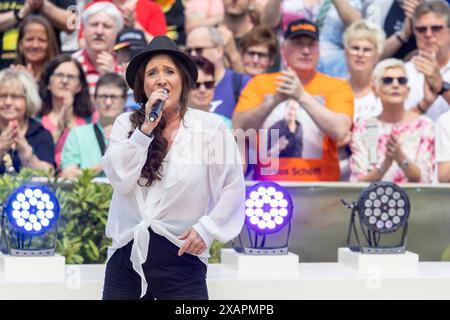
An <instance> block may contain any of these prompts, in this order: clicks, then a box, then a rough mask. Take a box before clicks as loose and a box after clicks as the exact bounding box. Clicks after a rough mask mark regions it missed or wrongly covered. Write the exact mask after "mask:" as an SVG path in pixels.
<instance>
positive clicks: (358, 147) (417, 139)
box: [350, 116, 434, 183]
mask: <svg viewBox="0 0 450 320" xmlns="http://www.w3.org/2000/svg"><path fill="white" fill-rule="evenodd" d="M369 123H370V124H371V125H372V124H373V125H374V126H375V129H373V130H375V132H376V135H375V136H376V138H375V139H373V140H374V141H375V142H377V145H376V146H375V148H376V150H375V151H376V161H373V162H374V163H371V160H370V159H369V153H370V148H371V147H370V146H369V144H370V141H369V140H370V138H369V135H370V134H369V133H368V131H369V130H368V129H367V127H368V124H369ZM391 133H393V134H394V135H396V136H397V138H398V140H399V143H400V145H401V148H402V150H403V152H404V153H405V155H406V156H407V157H408V159H410V160H411V161H413V162H414V163H415V164H416V165H417V166H418V167H419V168H420V170H421V175H420V182H432V180H433V172H434V125H433V122H432V121H431V120H430V119H428V118H427V117H424V116H420V117H419V118H417V119H416V120H415V121H413V122H411V123H407V124H402V125H396V124H394V123H386V122H382V121H380V120H379V119H378V118H370V120H369V119H361V120H360V121H359V122H357V123H356V124H355V126H354V128H353V134H352V142H351V144H350V146H351V150H352V155H351V157H350V170H351V176H350V181H357V180H358V179H359V178H361V177H363V176H365V175H367V174H368V173H369V172H370V171H372V170H374V169H375V168H379V167H380V166H381V164H382V163H383V161H384V158H385V154H386V143H387V140H388V138H389V135H390V134H391ZM382 180H383V181H391V182H394V183H404V182H408V178H407V177H406V175H405V174H404V172H403V170H402V169H401V168H400V166H399V164H398V163H397V162H395V161H393V162H392V165H391V167H390V168H389V169H388V170H387V172H386V173H385V175H384V176H383V179H382Z"/></svg>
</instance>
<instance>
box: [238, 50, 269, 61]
mask: <svg viewBox="0 0 450 320" xmlns="http://www.w3.org/2000/svg"><path fill="white" fill-rule="evenodd" d="M244 54H245V55H247V56H249V57H251V58H253V57H254V56H256V57H257V58H258V59H266V58H269V54H268V53H266V52H258V51H251V50H247V51H245V53H244Z"/></svg>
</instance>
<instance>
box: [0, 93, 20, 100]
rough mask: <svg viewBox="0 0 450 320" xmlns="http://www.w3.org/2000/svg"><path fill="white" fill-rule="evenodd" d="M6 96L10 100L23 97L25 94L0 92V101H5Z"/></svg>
mask: <svg viewBox="0 0 450 320" xmlns="http://www.w3.org/2000/svg"><path fill="white" fill-rule="evenodd" d="M8 97H9V98H10V99H11V100H12V101H19V100H21V99H24V98H25V96H24V95H23V94H13V93H0V101H6V100H8Z"/></svg>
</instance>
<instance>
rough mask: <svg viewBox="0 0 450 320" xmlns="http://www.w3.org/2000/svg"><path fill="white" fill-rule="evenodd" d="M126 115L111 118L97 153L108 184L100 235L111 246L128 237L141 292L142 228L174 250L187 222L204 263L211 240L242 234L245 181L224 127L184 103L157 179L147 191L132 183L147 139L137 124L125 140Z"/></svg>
mask: <svg viewBox="0 0 450 320" xmlns="http://www.w3.org/2000/svg"><path fill="white" fill-rule="evenodd" d="M130 114H131V113H129V112H128V113H124V114H121V115H120V116H119V117H118V118H117V119H116V121H115V123H114V126H113V129H112V132H111V140H110V144H109V146H108V149H107V151H106V153H105V155H104V156H103V158H102V166H103V170H104V171H105V173H106V176H107V177H108V179H109V181H110V183H111V185H112V186H113V188H114V192H113V196H112V200H111V206H110V209H109V214H108V222H107V225H106V235H107V236H108V237H110V238H112V240H113V249H117V248H121V247H123V246H124V245H126V244H127V243H128V242H130V241H131V240H132V239H134V243H133V247H132V251H131V257H130V259H131V261H132V263H133V268H134V270H136V272H137V273H138V274H139V275H140V276H141V283H142V285H141V288H142V292H141V296H144V295H145V293H146V292H147V282H146V279H145V276H144V272H143V269H142V264H143V263H144V262H145V261H146V260H147V253H148V246H149V241H150V235H149V232H148V228H149V227H151V228H152V230H153V231H154V232H155V233H157V234H159V235H161V236H164V237H166V238H167V239H168V240H169V241H171V242H172V243H174V244H175V245H176V246H178V247H181V246H182V245H183V243H184V241H182V240H179V239H178V238H177V237H178V236H180V235H181V234H182V233H183V232H185V231H186V230H187V229H189V228H190V227H194V228H195V230H196V231H197V232H198V233H199V234H200V236H201V237H202V238H203V240H204V241H205V243H206V245H207V249H206V250H205V251H204V252H203V253H202V254H200V255H199V258H200V259H201V261H202V262H204V263H205V264H207V261H208V257H209V248H210V246H211V244H212V242H213V240H214V239H218V240H219V241H221V242H227V241H229V240H231V239H232V238H234V237H235V236H237V235H238V234H239V232H240V231H241V228H242V225H243V222H244V201H245V183H244V176H243V170H242V162H241V158H240V156H239V150H238V148H237V145H236V142H235V140H234V138H233V136H232V134H231V132H230V131H229V129H227V128H226V127H225V125H224V124H223V121H222V120H221V119H220V118H219V117H217V116H216V115H214V114H210V113H207V112H203V111H199V110H195V109H190V108H189V109H188V111H187V112H186V114H185V116H184V120H183V121H182V122H181V124H180V128H179V129H178V131H177V133H176V136H175V139H174V141H173V144H172V146H171V147H170V150H169V152H168V154H167V155H166V157H165V158H164V161H163V164H162V179H161V180H158V181H156V182H155V183H154V184H153V185H152V186H150V187H148V188H147V187H142V186H140V185H139V184H138V183H137V181H138V179H139V178H140V175H141V170H142V167H143V166H144V163H145V161H146V159H147V151H148V147H149V145H150V144H151V142H152V138H149V137H148V136H147V135H145V134H143V133H142V132H141V131H140V130H139V129H136V130H134V132H133V134H132V135H131V137H130V138H128V132H129V131H130V130H131V122H130V119H129V117H130ZM142 182H143V183H142ZM141 184H145V181H142V180H141Z"/></svg>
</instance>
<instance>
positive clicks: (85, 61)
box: [72, 49, 122, 96]
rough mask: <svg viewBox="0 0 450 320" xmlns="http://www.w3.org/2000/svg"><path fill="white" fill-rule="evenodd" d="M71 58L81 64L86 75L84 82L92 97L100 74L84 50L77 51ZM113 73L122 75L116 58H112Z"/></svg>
mask: <svg viewBox="0 0 450 320" xmlns="http://www.w3.org/2000/svg"><path fill="white" fill-rule="evenodd" d="M72 57H74V58H75V59H76V60H77V61H78V62H79V63H80V64H81V67H82V68H83V71H84V73H85V75H86V80H87V83H88V86H89V93H90V94H91V96H94V93H95V86H96V85H97V81H98V78H100V76H101V74H100V73H99V72H98V70H97V69H96V68H95V66H94V64H93V63H92V61H91V59H90V58H89V55H88V53H87V50H86V49H81V50H78V51H77V52H75V53H73V54H72ZM114 72H115V73H117V74H119V75H121V74H122V67H121V66H120V64H119V63H118V61H117V59H116V58H114Z"/></svg>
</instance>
